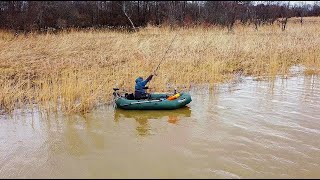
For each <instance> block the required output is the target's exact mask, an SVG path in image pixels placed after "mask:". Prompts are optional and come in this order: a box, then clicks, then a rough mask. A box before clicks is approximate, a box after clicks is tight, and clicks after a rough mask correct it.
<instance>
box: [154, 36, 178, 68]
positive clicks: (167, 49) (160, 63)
mask: <svg viewBox="0 0 320 180" xmlns="http://www.w3.org/2000/svg"><path fill="white" fill-rule="evenodd" d="M177 35H178V32H177V33H176V35H175V36H174V38H173V39H172V40H171V43H170V45H169V46H168V49H167V50H166V52H165V53H164V55H163V57H162V59H161V60H160V62H159V64H158V66H157V68H156V69H155V70H154V71H153V74H155V73H156V71H157V70H158V69H159V67H160V64H161V63H162V61H163V59H164V58H165V56H166V54H167V52H168V51H169V49H170V47H171V45H172V43H173V41H174V40H175V39H176V37H177Z"/></svg>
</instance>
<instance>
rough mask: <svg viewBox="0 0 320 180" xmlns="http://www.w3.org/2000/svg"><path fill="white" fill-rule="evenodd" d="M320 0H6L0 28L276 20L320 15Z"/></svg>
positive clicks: (230, 23) (0, 11)
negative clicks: (307, 0)
mask: <svg viewBox="0 0 320 180" xmlns="http://www.w3.org/2000/svg"><path fill="white" fill-rule="evenodd" d="M319 15H320V3H318V2H316V1H315V3H314V4H313V5H307V4H303V3H300V4H298V3H294V4H289V3H282V2H281V1H1V2H0V28H2V29H12V30H21V31H37V30H48V29H63V28H68V27H73V28H87V27H94V28H99V27H109V28H131V29H135V28H137V27H144V26H146V25H147V24H151V25H164V24H165V25H170V26H193V25H199V24H202V25H221V26H226V27H228V28H229V29H232V27H233V25H234V24H235V22H236V21H239V22H241V23H243V24H255V25H256V28H257V27H258V25H261V24H273V23H274V22H275V21H277V20H279V18H282V19H285V20H286V19H287V18H290V17H293V16H296V17H301V23H303V17H305V16H319Z"/></svg>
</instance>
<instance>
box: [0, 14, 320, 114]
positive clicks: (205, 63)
mask: <svg viewBox="0 0 320 180" xmlns="http://www.w3.org/2000/svg"><path fill="white" fill-rule="evenodd" d="M297 22H298V21H297ZM297 22H294V21H292V22H290V21H289V23H288V27H287V29H286V31H281V29H280V27H279V26H278V25H276V24H275V25H272V26H262V27H260V28H259V30H258V31H256V30H255V29H254V28H253V27H248V26H241V25H238V26H236V27H235V29H234V32H233V33H228V32H227V30H226V29H223V28H219V27H210V28H204V27H194V28H180V29H176V30H170V29H169V28H165V27H164V28H155V27H147V28H145V29H142V30H140V31H139V32H137V33H123V32H114V31H109V30H99V31H94V30H90V31H72V30H71V31H66V32H62V33H58V34H28V35H27V36H18V37H15V36H14V35H13V34H12V33H8V32H5V31H1V32H0V47H1V50H0V109H1V111H3V112H12V111H13V110H14V109H17V108H22V109H23V108H34V107H38V108H40V109H41V110H45V111H60V110H62V111H63V112H65V113H73V112H88V111H90V110H92V108H94V107H95V106H97V105H98V104H103V103H110V102H111V100H112V88H113V87H120V88H123V89H126V90H128V91H133V89H134V81H135V79H136V77H138V76H143V77H147V76H148V75H149V74H150V73H151V72H152V71H153V69H154V68H155V67H156V66H157V65H158V63H159V61H160V60H161V58H162V56H163V55H164V52H165V51H166V49H167V47H168V45H169V44H170V42H171V40H172V39H173V37H174V36H175V35H176V33H179V34H178V36H177V38H176V40H175V41H174V42H173V44H172V47H171V49H170V50H169V53H168V54H167V55H166V58H165V60H164V62H163V63H162V64H161V66H160V69H159V71H158V76H155V77H154V79H153V80H152V81H151V82H150V84H149V87H152V88H153V89H151V90H152V91H164V90H167V88H168V85H172V86H180V87H181V86H186V87H187V88H188V87H189V86H190V85H196V84H201V83H210V84H213V83H216V82H223V81H226V80H230V79H231V78H233V77H234V73H239V72H241V73H242V74H244V75H252V76H264V75H267V76H275V75H277V74H288V69H289V68H290V67H291V66H292V65H294V64H302V65H304V66H306V67H307V71H306V72H307V73H308V74H314V73H319V67H320V60H319V59H320V51H319V50H320V33H319V32H320V26H319V24H317V23H318V22H320V18H309V19H308V18H306V20H305V23H304V24H303V26H301V25H300V23H297Z"/></svg>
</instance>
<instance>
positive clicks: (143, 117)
mask: <svg viewBox="0 0 320 180" xmlns="http://www.w3.org/2000/svg"><path fill="white" fill-rule="evenodd" d="M190 116H191V110H190V108H189V107H188V106H186V107H183V108H180V109H175V110H163V111H157V110H149V111H141V110H129V111H128V110H123V109H115V110H114V120H115V122H118V121H125V120H127V119H134V120H135V121H136V122H137V127H136V130H137V133H138V135H141V136H147V135H151V131H152V128H151V126H150V123H149V121H150V120H151V121H152V120H164V119H166V120H167V122H168V123H171V124H177V123H178V121H179V119H180V118H184V117H190Z"/></svg>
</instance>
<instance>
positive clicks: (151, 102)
mask: <svg viewBox="0 0 320 180" xmlns="http://www.w3.org/2000/svg"><path fill="white" fill-rule="evenodd" d="M172 95H173V94H150V97H149V98H148V99H141V100H129V99H127V98H126V97H121V96H118V97H117V98H116V100H115V103H116V107H117V108H121V109H130V110H170V109H178V108H181V107H184V106H185V105H187V104H188V103H190V102H191V101H192V100H191V96H190V94H189V93H186V92H183V93H179V95H180V96H179V97H177V98H175V99H173V100H169V99H170V98H169V99H168V97H172Z"/></svg>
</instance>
